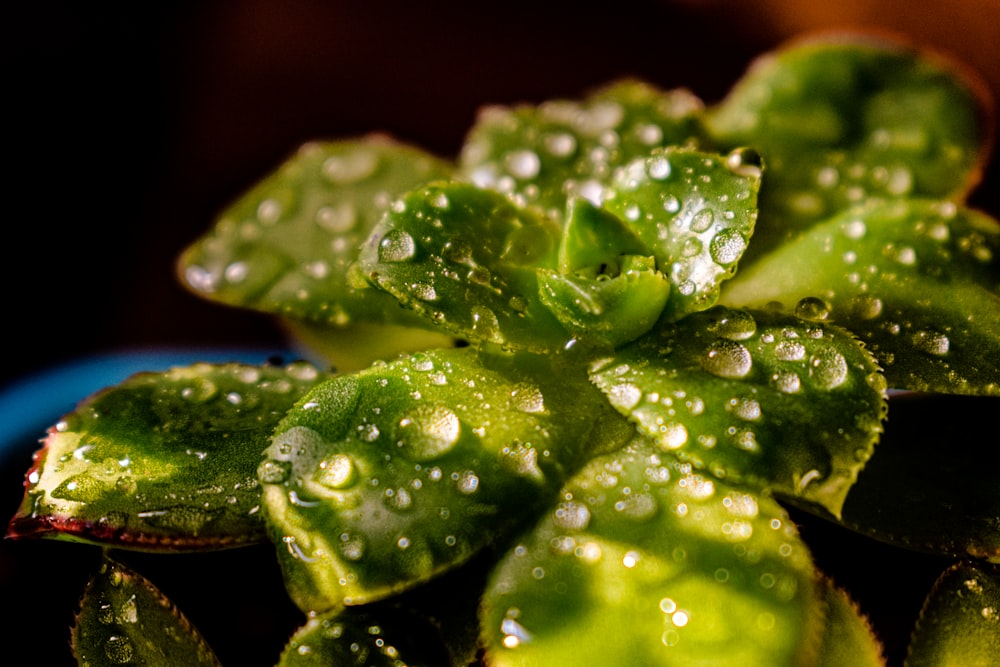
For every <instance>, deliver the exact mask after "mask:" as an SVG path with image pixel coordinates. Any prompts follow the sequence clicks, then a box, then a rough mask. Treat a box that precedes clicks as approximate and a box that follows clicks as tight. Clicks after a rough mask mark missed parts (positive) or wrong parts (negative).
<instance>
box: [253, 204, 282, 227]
mask: <svg viewBox="0 0 1000 667" xmlns="http://www.w3.org/2000/svg"><path fill="white" fill-rule="evenodd" d="M281 213H282V206H281V202H279V201H278V200H276V199H265V200H264V201H262V202H261V203H260V204H259V205H258V206H257V219H258V220H259V221H260V223H261V224H262V225H273V224H274V223H276V222H278V220H280V219H281Z"/></svg>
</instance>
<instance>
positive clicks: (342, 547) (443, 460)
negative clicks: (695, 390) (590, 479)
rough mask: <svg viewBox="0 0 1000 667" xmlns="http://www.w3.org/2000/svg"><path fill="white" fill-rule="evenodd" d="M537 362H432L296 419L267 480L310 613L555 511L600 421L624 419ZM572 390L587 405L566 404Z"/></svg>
mask: <svg viewBox="0 0 1000 667" xmlns="http://www.w3.org/2000/svg"><path fill="white" fill-rule="evenodd" d="M535 362H536V363H538V364H540V366H539V368H538V369H537V370H536V372H531V371H530V370H529V369H528V368H527V366H528V365H530V363H531V362H529V363H527V364H526V363H520V364H518V366H519V367H520V370H518V371H512V370H510V369H491V368H487V367H485V366H484V365H482V364H481V363H480V362H479V361H478V360H477V353H476V351H475V350H473V349H471V348H466V349H454V350H440V351H436V352H428V353H425V354H424V353H421V354H417V355H413V356H411V357H408V358H400V359H398V360H397V361H394V362H392V363H390V364H376V365H375V366H373V367H372V368H370V369H369V370H366V371H363V372H361V373H357V374H354V375H351V376H345V377H340V378H334V379H332V380H330V381H329V382H327V383H325V384H323V385H320V386H319V387H317V388H316V389H315V390H314V391H312V392H311V393H310V394H308V395H307V396H305V397H304V398H303V400H302V401H301V402H300V403H299V404H298V405H297V406H296V408H295V409H294V410H292V411H291V412H289V414H288V415H287V417H286V418H285V419H284V420H283V422H282V423H281V425H280V426H279V427H278V429H277V430H276V435H275V437H274V439H273V442H272V444H271V446H270V447H269V448H268V449H267V451H266V452H265V461H264V462H263V463H262V465H261V468H260V477H261V480H262V482H263V486H264V499H265V507H266V510H267V515H268V519H269V523H270V525H271V526H272V529H273V532H274V538H275V542H276V543H277V545H278V552H279V559H280V561H281V563H282V567H283V568H284V571H285V575H286V581H287V585H288V588H289V591H290V593H291V595H292V597H293V599H294V600H295V601H296V603H297V604H298V605H299V606H300V607H301V608H302V609H304V610H323V609H329V608H332V607H335V606H337V605H340V604H352V605H353V604H360V603H364V602H368V601H371V600H375V599H379V598H383V597H385V596H387V595H389V594H391V593H394V592H398V591H400V590H402V589H406V588H410V587H412V586H413V585H415V584H417V583H420V582H423V581H425V580H427V579H429V578H430V577H432V576H435V575H437V574H439V573H441V572H443V571H446V570H448V569H450V568H453V567H455V566H456V565H458V564H460V563H463V562H465V561H466V560H468V559H469V558H470V557H472V556H473V555H474V554H475V553H476V552H478V551H479V550H481V549H482V548H483V547H485V546H488V545H491V544H495V543H496V542H497V541H498V540H502V539H504V538H505V536H509V535H510V532H511V531H512V530H514V529H517V528H518V527H519V526H520V525H522V524H523V523H524V522H525V521H527V520H530V518H531V517H532V516H534V515H535V514H536V513H537V512H538V511H539V510H540V509H541V507H544V505H545V503H546V502H547V501H548V500H549V499H550V498H551V497H552V495H553V494H554V493H555V491H556V490H557V489H558V488H559V486H560V485H561V484H562V482H563V481H564V479H565V476H566V474H567V471H568V470H572V469H573V468H574V467H575V466H576V465H578V464H579V459H580V457H581V455H582V454H583V452H584V451H585V448H586V445H587V434H588V432H589V431H590V430H591V428H592V427H593V426H592V425H593V422H594V421H600V415H601V414H602V412H606V413H607V414H608V415H609V416H611V415H614V413H613V411H611V410H610V408H608V407H607V405H606V402H605V401H604V400H603V398H602V397H601V396H600V394H599V393H598V392H596V391H594V390H593V389H592V387H590V385H589V383H587V382H586V380H585V379H584V378H583V377H579V378H577V379H576V380H574V379H573V378H572V377H571V376H570V377H566V376H564V377H561V378H559V381H558V382H557V381H556V379H555V376H554V372H553V370H552V368H551V367H549V366H548V365H547V363H546V362H545V361H544V359H537V360H535ZM574 384H575V385H576V388H575V389H571V388H572V386H573V385H574ZM557 390H558V391H557ZM567 390H572V391H574V394H575V396H576V398H577V400H575V401H573V402H572V403H565V402H562V401H560V400H559V398H560V397H561V396H562V395H563V394H562V393H561V392H564V391H567ZM615 417H616V418H617V416H616V415H615Z"/></svg>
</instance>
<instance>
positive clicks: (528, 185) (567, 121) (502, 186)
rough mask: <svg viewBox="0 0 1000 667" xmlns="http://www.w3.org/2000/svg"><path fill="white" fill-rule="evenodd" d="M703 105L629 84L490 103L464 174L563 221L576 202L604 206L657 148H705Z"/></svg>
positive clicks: (465, 156) (469, 141)
mask: <svg viewBox="0 0 1000 667" xmlns="http://www.w3.org/2000/svg"><path fill="white" fill-rule="evenodd" d="M703 108H704V107H703V105H702V103H701V100H699V99H698V98H696V97H695V96H694V95H692V94H691V93H690V92H688V91H686V90H673V91H663V90H660V89H658V88H656V87H655V86H652V85H650V84H648V83H646V82H643V81H638V80H634V79H623V80H620V81H616V82H614V83H611V84H609V85H607V86H604V87H602V88H599V89H597V90H595V91H593V92H592V93H591V94H589V95H588V96H587V97H585V98H584V99H582V100H569V99H561V100H548V101H546V102H543V103H542V104H539V105H537V106H535V105H529V104H520V105H517V106H513V107H501V106H490V107H486V108H485V109H484V110H483V111H481V112H480V114H479V118H478V119H477V121H476V124H475V125H474V126H473V128H472V130H471V131H470V132H469V134H468V136H467V137H466V141H465V144H464V146H463V148H462V153H461V157H460V158H459V168H460V170H461V173H462V174H463V175H464V176H465V177H466V178H468V179H469V180H470V181H472V182H473V183H475V184H476V185H477V186H479V187H483V188H489V189H492V190H496V191H498V192H502V193H504V194H506V195H508V196H510V197H511V199H512V200H513V201H514V202H515V203H516V204H518V205H519V206H527V205H532V206H538V207H540V208H541V209H542V210H543V211H545V212H546V213H547V214H548V215H550V216H551V217H553V218H557V219H558V218H560V217H561V216H562V215H563V212H564V211H565V209H566V204H567V201H568V200H569V199H572V198H574V197H583V198H585V199H589V200H590V201H592V202H594V203H596V204H599V203H600V202H601V200H602V199H603V192H604V186H605V185H606V184H608V183H609V182H610V179H611V176H612V175H613V174H614V171H615V170H616V169H617V168H618V167H621V166H622V165H624V164H626V163H628V162H630V161H632V160H633V159H634V158H637V157H641V156H644V155H646V154H648V153H649V152H650V150H652V149H653V148H655V147H657V146H682V145H699V144H700V137H701V136H702V135H703V134H704V132H703V130H702V128H701V119H700V116H701V113H702V111H703Z"/></svg>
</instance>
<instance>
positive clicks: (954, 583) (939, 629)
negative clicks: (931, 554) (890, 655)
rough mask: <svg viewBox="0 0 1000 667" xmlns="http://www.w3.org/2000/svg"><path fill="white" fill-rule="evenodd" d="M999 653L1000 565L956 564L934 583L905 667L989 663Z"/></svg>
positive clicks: (987, 665) (970, 666)
mask: <svg viewBox="0 0 1000 667" xmlns="http://www.w3.org/2000/svg"><path fill="white" fill-rule="evenodd" d="M998 655H1000V570H998V569H997V566H995V565H993V566H990V565H987V564H982V563H978V564H976V563H958V564H956V565H954V566H952V567H951V568H949V569H948V570H947V571H946V572H944V573H943V574H942V575H941V577H940V578H939V579H938V580H937V582H936V583H935V584H934V589H933V590H932V591H931V594H930V595H929V596H928V597H927V600H926V601H925V602H924V607H923V609H922V610H921V613H920V620H919V622H918V623H917V628H916V630H915V631H914V633H913V638H912V641H911V643H910V650H909V654H908V655H907V658H906V667H952V666H955V665H960V666H961V667H991V666H993V665H996V663H997V656H998Z"/></svg>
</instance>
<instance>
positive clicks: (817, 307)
mask: <svg viewBox="0 0 1000 667" xmlns="http://www.w3.org/2000/svg"><path fill="white" fill-rule="evenodd" d="M795 316H796V317H798V318H800V319H803V320H808V321H810V322H821V321H823V320H825V319H826V318H828V317H829V316H830V307H829V306H828V305H826V302H825V301H823V299H820V298H819V297H815V296H807V297H804V298H802V299H800V300H799V302H798V303H797V304H795Z"/></svg>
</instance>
